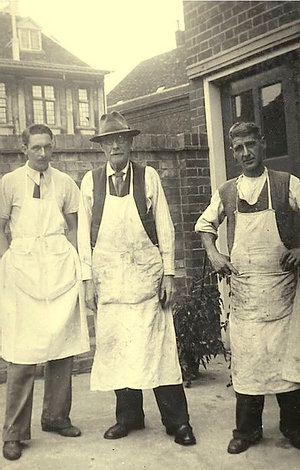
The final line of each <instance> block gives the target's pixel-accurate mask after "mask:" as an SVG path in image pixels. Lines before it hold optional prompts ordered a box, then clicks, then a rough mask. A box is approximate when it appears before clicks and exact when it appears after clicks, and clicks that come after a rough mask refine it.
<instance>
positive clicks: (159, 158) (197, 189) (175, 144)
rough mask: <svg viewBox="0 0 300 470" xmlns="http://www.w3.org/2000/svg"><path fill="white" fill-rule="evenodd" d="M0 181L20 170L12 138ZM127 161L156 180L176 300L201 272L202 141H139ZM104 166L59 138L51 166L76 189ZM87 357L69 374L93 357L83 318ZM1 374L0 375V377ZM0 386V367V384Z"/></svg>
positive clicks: (74, 142) (83, 145) (80, 145)
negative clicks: (166, 210) (170, 231)
mask: <svg viewBox="0 0 300 470" xmlns="http://www.w3.org/2000/svg"><path fill="white" fill-rule="evenodd" d="M0 149H1V151H0V176H2V175H3V174H5V173H7V172H9V171H12V170H14V169H15V168H18V167H19V166H20V165H22V164H24V162H25V160H24V156H23V155H22V152H21V150H20V142H19V140H18V138H17V137H16V136H0ZM133 159H134V160H136V161H138V162H141V163H143V164H146V163H147V164H149V165H151V166H152V167H154V168H155V169H156V170H157V171H158V173H159V175H160V177H161V180H162V184H163V187H164V190H165V193H166V197H167V200H168V203H169V207H170V212H171V216H172V220H173V223H174V226H175V231H176V261H175V263H176V283H177V291H178V295H181V294H182V295H184V294H186V293H187V292H188V289H189V286H190V284H191V280H192V278H193V276H195V275H197V274H198V271H199V270H201V266H202V258H203V250H202V249H201V248H200V240H199V236H198V235H196V234H195V233H194V225H195V222H196V220H197V218H198V217H199V215H200V213H201V212H202V211H203V210H204V209H205V207H206V206H207V202H208V199H209V191H210V189H209V176H208V149H207V142H206V138H205V136H201V135H200V136H198V135H195V134H178V135H163V134H158V135H140V136H138V137H136V138H135V145H134V149H133ZM104 162H105V157H104V154H103V153H102V152H101V151H100V148H99V146H98V145H97V144H92V143H91V142H90V141H89V139H88V137H85V136H79V135H60V136H57V137H56V150H55V151H54V154H53V161H52V165H53V166H54V167H55V168H58V169H59V170H61V171H64V172H66V173H68V174H69V175H70V176H71V177H72V178H73V179H74V180H75V181H76V182H77V184H78V185H79V186H80V182H81V180H82V178H83V176H84V174H85V173H86V172H87V171H88V170H90V169H93V168H95V167H97V166H98V165H101V164H103V163H104ZM89 326H90V333H91V343H92V351H91V353H88V354H85V355H81V356H80V357H79V358H77V360H76V361H75V365H74V370H75V371H76V372H82V371H86V370H89V368H90V365H91V360H92V355H93V351H94V338H93V336H94V332H93V319H92V318H91V317H90V318H89ZM1 370H2V372H1ZM3 380H5V372H4V368H3V365H2V367H1V364H0V382H1V381H3Z"/></svg>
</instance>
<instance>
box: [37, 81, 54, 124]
mask: <svg viewBox="0 0 300 470" xmlns="http://www.w3.org/2000/svg"><path fill="white" fill-rule="evenodd" d="M32 99H33V121H34V123H36V124H43V123H44V124H49V125H54V124H55V123H56V122H55V121H56V120H55V93H54V87H53V86H51V85H33V86H32Z"/></svg>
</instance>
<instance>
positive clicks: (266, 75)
mask: <svg viewBox="0 0 300 470" xmlns="http://www.w3.org/2000/svg"><path fill="white" fill-rule="evenodd" d="M290 73H291V70H290V68H289V66H288V65H285V64H282V65H279V66H275V67H273V68H270V69H269V70H262V71H259V72H257V73H255V74H251V75H250V74H249V75H248V74H247V76H243V77H237V78H235V79H232V78H231V80H230V82H229V81H228V82H227V84H224V85H223V87H222V120H223V130H224V142H225V154H226V167H227V177H229V178H231V177H234V176H235V175H236V174H237V173H238V172H239V166H238V165H236V164H234V163H233V161H232V156H231V155H230V153H229V152H230V150H229V148H230V143H229V137H228V131H229V128H230V126H231V124H232V122H233V116H234V115H233V105H232V99H231V97H233V96H236V95H239V94H241V93H242V92H245V91H247V90H250V89H252V93H253V101H254V120H255V122H256V123H258V124H259V125H260V126H261V124H262V115H261V96H260V90H261V89H262V88H264V87H266V86H269V85H274V84H276V83H279V82H280V83H281V84H282V93H283V96H284V103H283V106H284V108H283V109H284V117H285V126H286V141H287V152H286V154H284V155H280V156H275V157H269V158H267V159H266V160H265V162H266V164H267V165H268V166H270V167H272V168H274V169H280V167H282V166H283V165H284V166H285V167H286V170H287V171H291V170H292V169H293V165H294V163H295V162H293V159H294V155H295V151H294V140H295V138H294V136H293V128H294V126H293V122H292V113H291V110H290V107H291V102H292V101H293V99H292V96H293V90H292V88H291V87H292V85H291V83H290V80H289V78H290ZM229 88H230V91H229ZM229 116H230V118H229ZM284 162H286V165H285V163H284Z"/></svg>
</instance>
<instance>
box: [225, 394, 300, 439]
mask: <svg viewBox="0 0 300 470" xmlns="http://www.w3.org/2000/svg"><path fill="white" fill-rule="evenodd" d="M276 398H277V402H278V405H279V409H280V423H279V429H280V431H281V432H282V433H283V434H284V435H290V434H293V433H295V432H300V389H299V390H294V391H292V392H285V393H277V394H276ZM264 400H265V397H264V395H243V394H241V393H236V429H235V430H234V431H233V436H234V437H236V438H242V439H249V440H250V441H256V440H258V439H260V438H261V437H262V412H263V408H264Z"/></svg>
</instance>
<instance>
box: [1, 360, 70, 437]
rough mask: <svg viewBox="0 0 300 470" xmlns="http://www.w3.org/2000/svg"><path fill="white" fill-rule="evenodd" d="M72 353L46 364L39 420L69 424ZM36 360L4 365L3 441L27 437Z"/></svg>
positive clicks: (29, 434) (61, 426)
mask: <svg viewBox="0 0 300 470" xmlns="http://www.w3.org/2000/svg"><path fill="white" fill-rule="evenodd" d="M72 366H73V356H71V357H67V358H64V359H58V360H54V361H49V362H47V363H46V365H45V371H44V377H45V388H44V400H43V412H42V418H41V420H42V424H48V425H51V426H55V427H57V428H61V429H62V428H65V427H67V426H69V424H70V418H69V413H70V409H71V400H72V395H71V394H72ZM35 369H36V364H30V365H27V364H14V363H11V362H10V363H8V366H7V392H6V412H5V422H4V427H3V441H23V440H27V439H30V437H31V432H30V427H31V414H32V401H33V388H34V376H35Z"/></svg>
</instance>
